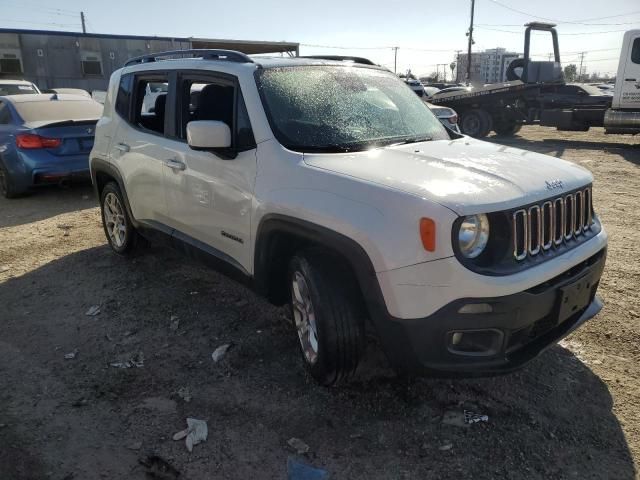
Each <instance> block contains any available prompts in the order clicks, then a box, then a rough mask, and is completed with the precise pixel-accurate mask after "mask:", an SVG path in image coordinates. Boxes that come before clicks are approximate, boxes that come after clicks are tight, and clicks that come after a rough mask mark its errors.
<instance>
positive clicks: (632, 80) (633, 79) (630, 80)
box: [624, 78, 636, 82]
mask: <svg viewBox="0 0 640 480" xmlns="http://www.w3.org/2000/svg"><path fill="white" fill-rule="evenodd" d="M624 81H625V82H635V81H636V79H635V78H625V79H624Z"/></svg>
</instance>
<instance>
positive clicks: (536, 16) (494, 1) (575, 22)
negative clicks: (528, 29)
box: [489, 0, 640, 25]
mask: <svg viewBox="0 0 640 480" xmlns="http://www.w3.org/2000/svg"><path fill="white" fill-rule="evenodd" d="M489 1H490V2H492V3H495V4H496V5H499V6H501V7H502V8H506V9H507V10H511V11H512V12H516V13H519V14H520V15H525V16H527V17H533V18H538V19H540V20H547V21H549V22H554V23H569V24H573V25H591V24H589V23H584V22H589V21H595V20H605V19H607V18H616V17H626V16H629V15H636V14H638V13H640V10H634V11H633V12H627V13H621V14H619V15H609V16H606V17H594V18H585V19H583V20H580V21H570V20H557V19H554V18H548V17H541V16H539V15H534V14H532V13H528V12H524V11H522V10H518V9H517V8H513V7H510V6H509V5H505V4H504V3H501V2H499V1H498V0H489Z"/></svg>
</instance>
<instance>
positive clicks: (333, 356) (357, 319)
mask: <svg viewBox="0 0 640 480" xmlns="http://www.w3.org/2000/svg"><path fill="white" fill-rule="evenodd" d="M342 263H343V260H342V259H339V258H337V257H334V256H332V255H330V254H326V253H323V252H322V251H320V250H315V249H312V250H306V251H304V252H302V253H300V254H298V255H296V256H294V257H293V258H292V259H291V262H290V264H289V275H288V278H289V285H290V289H291V307H292V313H293V319H294V323H295V327H296V331H297V333H298V340H299V342H300V349H301V351H302V356H303V359H304V362H305V365H306V367H307V369H308V371H309V372H310V373H311V375H312V376H313V377H314V378H315V380H316V381H317V382H318V383H320V384H322V385H327V386H329V385H335V384H336V383H339V382H341V381H344V380H346V379H348V378H349V377H351V376H352V375H353V374H354V373H355V371H356V369H357V367H358V363H359V361H360V358H361V356H362V353H363V351H364V345H365V331H364V308H363V306H362V301H361V297H360V293H359V290H358V288H357V285H356V282H355V279H353V276H352V275H351V273H350V272H349V271H347V269H346V268H344V267H343V266H342V265H341V264H342Z"/></svg>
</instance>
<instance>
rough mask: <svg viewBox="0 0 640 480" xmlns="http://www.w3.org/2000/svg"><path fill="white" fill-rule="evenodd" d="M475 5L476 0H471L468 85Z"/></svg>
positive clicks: (468, 80)
mask: <svg viewBox="0 0 640 480" xmlns="http://www.w3.org/2000/svg"><path fill="white" fill-rule="evenodd" d="M475 6H476V0H471V23H469V32H468V34H469V46H468V48H467V85H469V82H470V81H471V45H473V11H474V10H475Z"/></svg>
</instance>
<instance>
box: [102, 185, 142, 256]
mask: <svg viewBox="0 0 640 480" xmlns="http://www.w3.org/2000/svg"><path fill="white" fill-rule="evenodd" d="M100 212H101V214H102V226H103V228H104V234H105V236H106V237H107V242H109V246H110V247H111V249H112V250H113V251H114V252H116V253H117V254H118V255H130V254H132V253H133V252H134V251H135V249H136V246H137V244H138V242H139V235H138V232H137V231H136V229H135V228H134V226H133V224H132V223H131V219H130V218H129V214H128V213H127V209H126V207H125V202H124V199H123V197H122V193H121V192H120V188H119V187H118V184H117V183H115V182H109V183H107V184H106V185H105V186H104V188H103V189H102V193H101V194H100Z"/></svg>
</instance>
